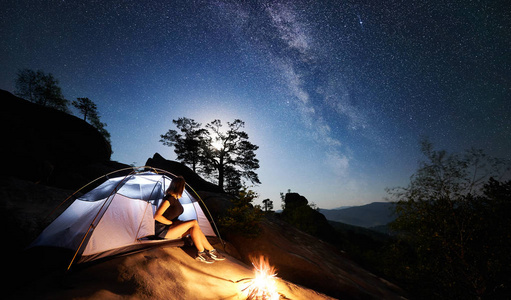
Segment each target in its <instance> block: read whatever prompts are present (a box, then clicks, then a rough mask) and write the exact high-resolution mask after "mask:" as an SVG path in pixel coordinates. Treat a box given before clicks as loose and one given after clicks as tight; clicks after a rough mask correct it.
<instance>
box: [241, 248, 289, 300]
mask: <svg viewBox="0 0 511 300" xmlns="http://www.w3.org/2000/svg"><path fill="white" fill-rule="evenodd" d="M251 260H252V265H253V266H254V273H255V278H245V279H241V280H239V281H240V282H241V281H245V284H244V287H243V288H242V291H243V292H244V293H245V295H246V296H247V300H277V299H279V298H280V294H279V292H278V291H277V283H276V281H275V278H276V276H277V273H276V270H275V268H274V267H272V266H270V263H269V261H268V259H266V258H265V257H264V256H259V258H253V259H251Z"/></svg>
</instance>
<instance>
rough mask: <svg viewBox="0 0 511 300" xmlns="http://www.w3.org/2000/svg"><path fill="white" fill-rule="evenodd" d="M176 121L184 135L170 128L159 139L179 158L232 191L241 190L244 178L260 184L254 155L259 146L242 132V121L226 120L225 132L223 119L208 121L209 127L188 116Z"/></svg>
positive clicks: (234, 192) (257, 163) (257, 162)
mask: <svg viewBox="0 0 511 300" xmlns="http://www.w3.org/2000/svg"><path fill="white" fill-rule="evenodd" d="M173 122H174V124H176V125H177V127H178V129H179V130H180V131H181V132H182V134H179V133H178V132H177V131H176V130H169V131H168V132H167V133H166V134H165V135H161V140H160V142H162V143H163V144H164V145H166V146H170V147H174V152H175V153H176V154H177V159H178V160H179V161H181V162H183V163H185V164H188V165H191V166H192V169H193V170H194V171H196V172H200V173H202V174H203V175H205V176H208V177H214V178H216V179H217V180H218V186H220V187H222V188H223V189H225V190H226V191H227V192H230V193H233V194H236V193H237V192H238V191H239V190H240V189H241V187H242V182H241V178H245V179H247V180H249V181H250V182H251V183H253V184H260V181H259V177H258V176H257V174H256V173H255V172H254V170H256V169H258V168H259V160H257V158H256V157H255V156H256V155H255V151H256V150H257V149H258V148H259V147H258V146H256V145H254V144H252V143H251V142H249V140H248V134H247V133H246V132H244V131H242V128H243V127H244V126H245V123H244V122H243V121H241V120H238V119H236V120H234V122H232V123H230V122H227V127H228V128H227V130H226V131H224V130H223V129H222V123H221V121H220V120H214V121H212V122H210V123H208V124H206V128H202V127H201V124H200V123H197V122H195V121H194V120H192V119H188V118H180V119H178V120H173Z"/></svg>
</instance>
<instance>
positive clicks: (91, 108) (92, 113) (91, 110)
mask: <svg viewBox="0 0 511 300" xmlns="http://www.w3.org/2000/svg"><path fill="white" fill-rule="evenodd" d="M71 104H73V106H74V107H76V108H77V109H78V110H79V111H80V113H81V114H82V115H83V120H84V121H87V117H89V119H93V118H95V117H96V118H97V109H98V107H97V106H96V104H95V103H94V102H92V101H91V100H90V99H89V98H76V100H74V101H73V102H72V103H71Z"/></svg>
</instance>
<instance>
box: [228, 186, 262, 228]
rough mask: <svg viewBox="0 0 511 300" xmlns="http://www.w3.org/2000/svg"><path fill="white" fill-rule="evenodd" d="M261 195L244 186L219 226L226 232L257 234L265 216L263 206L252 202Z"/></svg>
mask: <svg viewBox="0 0 511 300" xmlns="http://www.w3.org/2000/svg"><path fill="white" fill-rule="evenodd" d="M257 197H259V195H258V194H257V193H256V192H254V191H252V190H250V189H248V187H246V186H243V187H242V189H241V190H240V192H239V197H235V198H233V202H232V207H231V208H229V209H228V210H227V213H226V215H225V216H224V217H221V218H220V220H219V222H218V223H219V226H220V228H221V230H222V231H224V232H239V233H243V234H245V235H247V236H257V234H259V230H260V229H259V226H258V225H257V224H258V223H259V221H260V220H261V218H262V217H263V212H262V211H261V208H260V207H259V206H258V205H256V206H254V205H253V204H252V202H253V200H254V199H256V198H257Z"/></svg>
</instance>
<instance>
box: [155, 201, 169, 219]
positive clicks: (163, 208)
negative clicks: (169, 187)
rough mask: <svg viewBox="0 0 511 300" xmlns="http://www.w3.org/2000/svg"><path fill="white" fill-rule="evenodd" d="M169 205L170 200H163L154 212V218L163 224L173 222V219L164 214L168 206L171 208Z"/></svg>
mask: <svg viewBox="0 0 511 300" xmlns="http://www.w3.org/2000/svg"><path fill="white" fill-rule="evenodd" d="M169 206H170V203H169V201H167V200H165V201H163V203H162V204H161V205H160V207H158V209H157V210H156V213H155V214H154V219H155V220H156V221H158V222H160V223H162V224H165V225H170V224H172V221H171V220H169V219H167V218H165V217H164V216H163V213H164V212H165V211H166V210H167V208H169Z"/></svg>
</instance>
